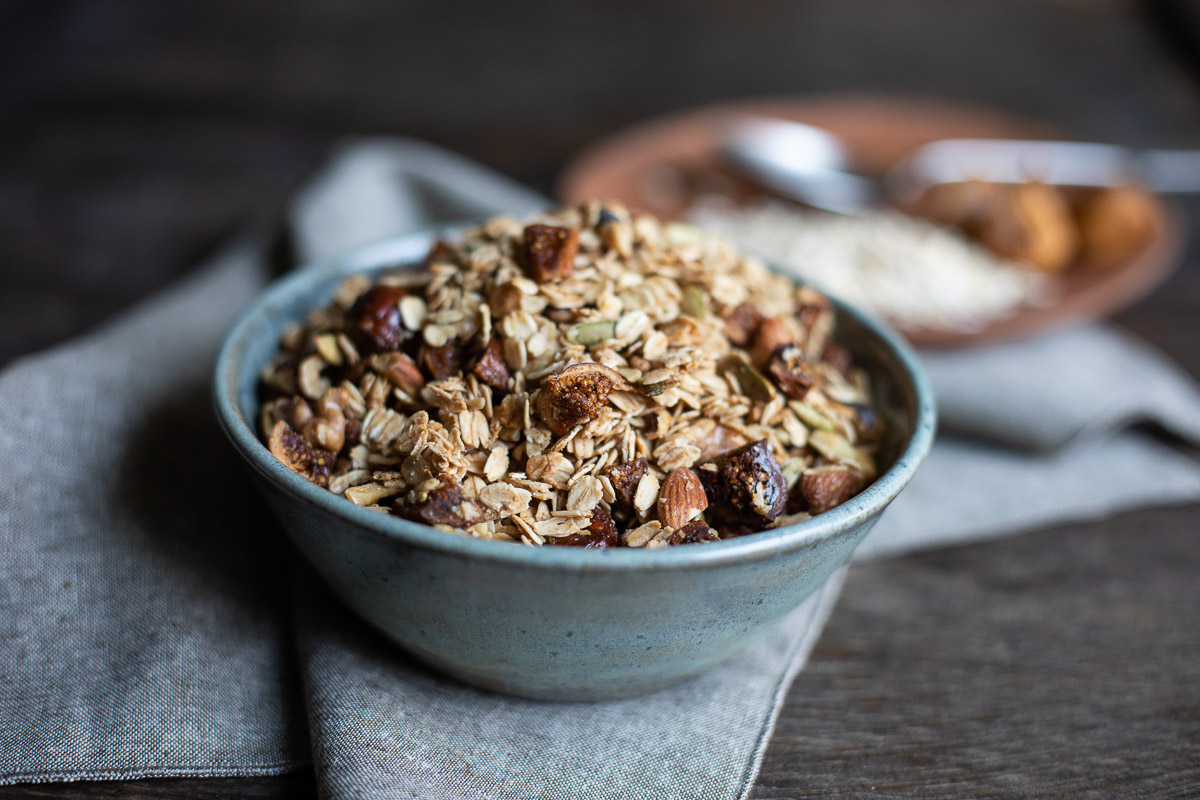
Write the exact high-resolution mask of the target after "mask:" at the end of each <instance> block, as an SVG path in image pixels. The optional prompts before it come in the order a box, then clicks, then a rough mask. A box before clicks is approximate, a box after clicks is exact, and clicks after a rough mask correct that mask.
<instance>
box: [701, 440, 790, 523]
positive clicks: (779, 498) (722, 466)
mask: <svg viewBox="0 0 1200 800" xmlns="http://www.w3.org/2000/svg"><path fill="white" fill-rule="evenodd" d="M712 463H713V466H715V467H716V469H711V468H709V469H706V468H705V467H701V468H700V479H701V481H703V483H704V488H705V490H706V491H707V492H708V499H709V502H710V504H711V508H712V509H713V512H714V513H716V514H717V515H719V516H720V517H722V518H724V519H727V520H730V521H733V522H743V523H745V524H752V523H753V524H757V525H758V526H759V527H760V528H761V527H762V526H764V525H766V524H767V523H769V522H771V521H773V520H774V519H775V518H776V517H777V516H779V514H780V512H782V511H783V507H784V505H786V503H787V483H786V482H785V481H784V479H783V472H782V471H780V469H779V464H777V463H776V462H775V457H774V456H773V455H771V446H770V445H769V444H768V443H767V440H766V439H760V440H759V441H757V442H753V443H751V444H748V445H745V446H744V447H739V448H738V449H736V450H731V451H729V452H728V453H726V454H725V455H723V456H721V457H720V458H718V459H717V460H716V461H714V462H712ZM706 466H707V465H706Z"/></svg>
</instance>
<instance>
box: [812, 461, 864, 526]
mask: <svg viewBox="0 0 1200 800" xmlns="http://www.w3.org/2000/svg"><path fill="white" fill-rule="evenodd" d="M858 484H859V477H858V475H857V474H855V472H854V470H852V469H850V468H848V467H843V466H840V465H828V466H824V467H814V468H812V469H809V470H805V471H804V473H803V474H802V475H801V476H800V481H799V483H798V484H797V488H799V490H800V494H801V496H802V497H803V498H804V502H805V503H806V504H807V506H808V511H809V513H812V514H820V513H822V512H825V511H828V510H829V509H831V508H835V507H837V506H840V505H841V504H842V503H844V502H846V501H847V500H849V499H850V498H851V497H853V496H854V494H855V493H856V492H857V491H858Z"/></svg>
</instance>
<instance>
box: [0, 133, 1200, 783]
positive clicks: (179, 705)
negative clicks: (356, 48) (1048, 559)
mask: <svg viewBox="0 0 1200 800" xmlns="http://www.w3.org/2000/svg"><path fill="white" fill-rule="evenodd" d="M543 202H544V201H542V200H541V198H539V197H537V196H536V195H534V194H532V193H530V192H528V191H527V190H525V189H523V188H521V187H519V186H516V185H515V184H513V183H511V182H510V181H506V180H504V179H502V178H500V177H498V176H496V175H494V174H492V173H488V172H486V171H484V170H482V169H479V168H477V167H474V166H472V165H470V164H467V163H466V162H463V161H462V160H461V159H457V158H455V157H453V156H450V155H449V154H446V153H444V152H442V151H438V150H436V149H434V148H430V147H428V146H425V145H420V144H416V143H393V144H388V143H379V142H374V143H364V144H356V145H352V146H348V147H347V148H345V149H343V150H342V151H341V152H340V153H339V154H337V156H336V157H335V158H334V159H333V161H332V163H331V166H330V167H329V168H328V169H327V170H326V171H325V172H324V173H322V175H320V176H319V177H318V178H317V179H316V180H315V181H314V182H313V183H312V184H311V185H310V188H309V189H308V190H306V191H305V192H304V193H302V195H301V196H300V197H299V198H298V199H297V202H296V204H295V207H294V209H293V215H292V218H293V221H294V224H295V227H296V239H297V243H298V245H299V249H300V251H301V253H303V254H304V255H305V256H308V257H315V256H321V255H327V254H331V253H334V252H338V251H341V250H343V249H345V248H347V247H350V246H353V245H356V244H360V243H363V242H365V241H368V240H371V239H376V238H379V237H381V236H385V235H388V234H392V233H399V232H403V231H405V230H411V229H413V228H415V227H421V226H423V225H424V224H426V223H428V222H440V221H449V220H451V219H454V218H461V217H464V216H478V215H480V214H483V213H490V212H492V211H501V210H503V211H508V212H510V213H522V212H525V211H528V210H530V209H531V208H534V207H536V206H538V205H540V204H542V203H543ZM264 274H265V271H264V270H263V269H261V267H259V266H258V264H257V262H256V258H255V255H254V251H253V249H252V248H250V247H248V246H246V245H241V246H238V247H235V248H233V249H232V250H231V251H230V252H229V253H227V254H226V255H225V256H223V257H222V258H221V259H219V260H218V261H217V263H215V264H213V265H212V266H210V267H208V268H207V269H205V270H203V271H202V272H200V273H199V274H198V275H197V276H195V277H194V278H193V279H192V280H190V281H188V282H186V283H185V284H183V285H181V286H180V287H178V288H177V289H175V290H174V291H172V292H169V293H167V294H166V295H164V296H160V297H158V298H156V299H154V300H152V301H150V302H148V303H147V304H145V305H144V306H142V307H141V308H139V309H137V310H135V311H133V312H131V313H129V314H127V315H126V316H125V317H123V318H122V319H120V320H118V321H117V322H115V323H113V324H111V325H109V326H107V327H105V328H103V329H101V330H99V331H97V332H95V333H93V334H91V335H89V336H88V337H86V338H84V339H82V340H80V341H78V342H75V343H72V344H69V345H66V346H63V347H60V348H58V349H56V350H54V351H51V352H49V353H45V354H42V355H39V356H35V357H32V358H28V359H26V360H24V361H21V362H19V363H17V364H15V365H13V366H12V367H10V368H9V369H8V370H6V371H5V372H4V373H3V374H0V404H2V405H0V407H3V408H5V409H6V411H7V412H8V413H7V414H6V417H5V423H4V425H3V426H0V463H3V464H5V465H6V470H5V477H4V478H3V479H0V783H12V782H20V781H37V780H69V779H83V778H126V777H147V776H179V775H255V774H271V773H275V772H281V771H285V770H288V769H294V768H297V767H299V766H300V765H302V764H303V763H304V762H305V761H306V760H307V759H308V758H310V757H311V759H312V762H313V765H314V767H315V769H316V772H317V776H318V783H319V786H320V788H321V792H322V794H323V795H324V796H325V797H329V798H343V797H403V798H416V797H419V798H510V797H511V798H534V797H539V798H540V797H545V798H555V799H556V800H557V799H558V798H572V797H580V798H584V797H679V798H688V797H695V798H732V797H741V796H744V795H745V794H746V793H747V792H748V791H749V789H750V787H751V785H752V784H753V781H754V777H755V775H756V774H757V771H758V766H759V763H760V762H761V758H762V754H763V751H764V749H765V746H766V743H767V741H768V739H769V737H770V732H771V728H772V725H773V723H774V720H775V716H776V714H777V713H778V709H779V706H780V703H781V701H782V698H783V696H784V694H785V693H786V690H787V687H788V685H789V683H790V682H791V679H792V677H793V676H794V675H795V673H796V671H797V670H799V669H800V668H801V666H802V665H803V663H804V660H805V658H806V657H807V654H808V652H809V649H810V648H811V647H812V644H813V643H814V641H815V639H816V637H817V636H818V635H819V633H820V630H821V628H822V626H823V624H824V621H825V619H826V618H827V616H828V614H829V613H830V610H831V608H832V605H833V602H834V601H835V600H836V597H837V594H838V590H839V588H840V585H841V578H842V574H843V573H842V572H839V573H838V574H837V575H836V576H835V577H834V578H833V579H832V580H831V581H830V582H829V583H828V584H827V585H826V586H825V587H824V588H823V589H822V590H821V591H820V592H818V593H817V594H816V595H815V596H814V597H813V598H812V599H810V600H809V601H808V602H807V603H805V604H804V605H803V606H802V607H801V608H799V609H797V610H796V612H795V613H793V614H792V615H791V616H790V617H789V618H788V619H787V620H785V621H784V622H783V623H782V624H781V625H780V626H778V627H777V628H776V629H774V630H773V631H772V632H771V633H770V634H769V635H768V636H767V637H766V638H764V639H763V640H762V641H760V642H759V643H758V644H756V645H754V646H753V647H751V648H749V649H748V650H746V651H744V652H743V653H741V654H739V655H738V656H735V657H734V658H732V659H730V660H729V661H727V662H726V663H725V664H723V665H721V666H719V667H718V668H717V669H715V670H713V671H711V672H709V673H708V674H706V675H704V676H701V677H700V678H697V679H695V680H693V681H690V682H688V683H686V684H683V685H681V686H678V687H676V688H673V689H668V690H666V691H663V692H659V693H657V694H654V695H651V696H648V697H644V698H639V699H636V700H631V701H620V702H613V703H602V704H578V705H575V704H548V703H539V702H533V701H524V700H516V699H512V698H506V697H502V696H498V695H493V694H489V693H486V692H480V691H477V690H474V689H471V688H469V687H465V686H463V685H461V684H458V683H456V682H454V681H452V680H449V679H446V678H443V677H441V676H439V675H437V674H435V673H432V672H430V671H429V670H426V669H425V668H423V667H421V666H420V665H419V664H416V663H415V662H413V661H412V660H411V659H409V658H407V657H406V656H405V655H404V654H403V653H402V652H401V651H399V650H398V649H397V648H395V647H393V646H391V645H389V644H388V643H386V642H384V641H383V640H381V639H380V638H379V637H378V636H377V635H375V634H374V633H373V632H371V631H370V630H368V629H367V628H366V626H365V625H363V624H361V623H359V622H357V621H356V620H355V618H354V617H353V616H352V615H350V613H349V612H348V611H346V610H345V609H344V608H342V607H341V606H340V604H338V603H337V601H336V600H334V599H333V598H332V597H330V596H329V594H328V592H327V591H326V590H325V589H324V588H323V587H322V586H321V585H320V584H319V583H318V582H316V581H315V580H314V579H312V578H311V576H309V575H308V574H307V572H306V571H304V570H301V572H300V578H299V579H297V580H295V581H294V582H293V586H292V589H291V592H290V593H289V591H288V589H287V587H286V586H285V582H286V581H285V578H284V577H283V576H284V575H285V574H286V573H287V568H286V564H287V561H288V559H287V557H286V556H285V555H284V554H285V553H287V552H288V551H287V548H286V547H285V546H284V544H283V543H282V541H281V537H280V534H279V533H278V531H277V530H276V528H275V526H274V525H273V524H272V523H271V521H270V520H269V519H268V518H267V517H266V516H265V515H264V513H263V511H262V506H261V504H260V503H258V502H257V499H256V498H255V496H254V495H253V493H252V491H251V490H250V489H249V488H248V482H247V481H246V480H245V473H244V471H243V470H242V468H241V467H240V465H239V464H238V463H237V458H236V456H235V455H234V454H233V453H232V451H231V449H230V448H229V447H228V446H227V445H226V444H225V442H224V441H222V440H221V437H220V434H219V433H217V432H216V427H215V421H213V419H212V416H211V413H210V411H209V410H208V393H207V385H206V384H207V377H208V372H209V369H210V367H211V362H212V357H213V354H214V353H215V349H216V346H217V343H218V342H219V340H220V338H221V336H222V335H223V333H224V332H225V330H226V329H227V327H228V326H229V324H230V322H231V317H232V312H233V311H234V310H235V309H236V308H237V307H238V306H239V305H241V304H243V303H245V302H246V301H248V300H249V299H250V297H251V296H252V295H253V293H254V292H255V291H256V290H257V289H258V288H259V287H260V286H261V285H262V283H263V281H264V280H265V277H264ZM928 362H929V367H930V369H931V373H932V375H933V378H934V382H935V385H936V387H937V390H938V392H939V395H940V396H941V400H942V403H941V405H942V415H943V419H944V420H945V421H946V424H945V426H944V428H945V430H946V431H947V432H953V433H954V434H955V435H951V436H945V435H944V436H942V437H941V438H940V439H939V442H938V444H937V445H936V446H935V449H934V452H933V454H932V455H931V456H930V459H929V461H928V462H927V464H926V466H925V467H923V468H922V470H921V472H920V473H919V474H918V476H917V478H916V479H915V480H914V482H913V484H912V486H911V487H910V488H909V489H908V490H907V491H906V492H905V493H904V494H903V495H902V496H901V497H900V498H899V499H898V500H897V501H896V502H895V503H894V504H893V508H891V509H890V510H889V511H888V514H887V515H886V516H885V518H884V520H883V522H881V523H880V525H879V526H878V528H877V529H876V532H874V533H872V534H871V536H870V537H869V538H868V540H867V541H866V542H865V543H864V546H863V553H864V554H866V555H882V554H888V553H894V552H902V551H904V550H908V549H912V548H914V547H920V546H928V545H931V544H933V545H937V544H944V543H949V542H956V541H967V540H970V539H973V538H978V537H981V536H990V535H997V534H1000V533H1011V532H1014V531H1017V530H1021V529H1027V528H1029V527H1034V526H1038V525H1044V524H1046V523H1048V522H1055V521H1062V520H1065V519H1079V518H1086V517H1090V516H1095V515H1097V514H1104V513H1110V512H1112V511H1114V510H1117V509H1121V508H1132V507H1135V506H1138V505H1145V504H1152V503H1166V502H1184V501H1188V500H1195V499H1197V498H1200V468H1198V467H1197V465H1196V464H1195V462H1193V461H1192V460H1190V459H1188V458H1186V457H1184V456H1182V455H1179V454H1178V453H1176V452H1175V451H1174V450H1172V449H1171V448H1170V447H1168V446H1166V445H1164V444H1162V443H1161V442H1159V441H1158V440H1156V439H1155V438H1154V437H1152V436H1149V435H1147V434H1146V433H1145V432H1143V431H1141V430H1131V429H1127V428H1125V427H1124V426H1125V425H1126V424H1127V423H1129V422H1131V421H1135V420H1141V419H1147V420H1152V421H1155V422H1157V423H1158V424H1160V425H1161V426H1162V427H1164V428H1166V429H1168V430H1170V431H1173V432H1174V433H1176V434H1177V435H1179V436H1182V437H1189V438H1191V439H1193V440H1195V439H1196V438H1197V431H1200V403H1197V398H1198V396H1200V395H1197V391H1196V389H1195V386H1194V385H1193V384H1192V383H1191V382H1190V381H1189V380H1188V379H1187V378H1186V376H1183V375H1181V374H1180V373H1179V372H1178V370H1177V369H1175V368H1174V367H1173V366H1172V365H1171V364H1170V363H1168V362H1167V361H1165V360H1164V359H1162V358H1161V356H1158V355H1156V354H1154V353H1153V352H1152V351H1149V350H1148V349H1146V348H1144V346H1142V345H1140V344H1138V343H1137V342H1134V341H1133V340H1131V339H1130V338H1129V337H1127V336H1124V335H1123V334H1120V333H1119V332H1117V331H1115V330H1114V329H1112V328H1109V327H1106V326H1089V327H1085V328H1080V329H1077V330H1074V331H1070V332H1065V333H1062V334H1058V335H1056V336H1053V337H1048V338H1045V339H1042V340H1038V341H1036V342H1029V343H1022V344H1017V345H1009V346H1005V347H999V348H993V349H990V350H983V351H979V350H976V351H971V352H970V353H969V354H963V355H953V354H944V355H943V354H939V355H936V356H930V357H929V358H928ZM1071 369H1077V370H1078V372H1079V374H1077V375H1076V374H1074V373H1071V372H1068V371H1067V370H1071ZM1083 373H1086V375H1084V374H1083ZM1066 376H1072V377H1071V378H1070V380H1067V379H1065V377H1066ZM1085 380H1086V381H1087V382H1084V381H1085ZM1126 384H1137V386H1132V387H1130V388H1129V391H1119V392H1113V391H1111V390H1112V387H1114V386H1125V385H1126ZM1105 387H1107V388H1108V389H1109V390H1110V391H1108V392H1107V393H1101V392H1099V391H1098V389H1103V388H1105ZM289 607H290V608H289ZM289 620H290V622H289ZM293 640H294V641H295V643H296V648H295V652H296V653H298V655H299V659H298V660H299V669H298V670H296V669H295V667H294V662H293V661H292V650H291V643H292V641H293Z"/></svg>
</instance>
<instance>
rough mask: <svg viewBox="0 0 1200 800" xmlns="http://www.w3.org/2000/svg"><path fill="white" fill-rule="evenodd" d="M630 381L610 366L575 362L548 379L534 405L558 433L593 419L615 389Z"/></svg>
mask: <svg viewBox="0 0 1200 800" xmlns="http://www.w3.org/2000/svg"><path fill="white" fill-rule="evenodd" d="M629 388H632V387H630V385H629V383H628V382H627V381H626V380H625V379H624V378H622V377H621V374H620V373H619V372H617V371H616V370H615V369H612V368H611V367H606V366H604V365H603V364H597V363H595V362H587V363H583V364H572V365H571V366H569V367H567V368H566V369H564V370H562V371H561V372H556V373H555V374H553V375H551V376H549V377H548V378H546V382H545V383H544V384H542V388H541V391H539V392H538V395H537V400H536V402H535V406H536V409H537V412H538V416H540V417H541V418H542V421H543V422H545V423H546V425H547V426H548V427H549V428H550V430H552V431H554V432H555V433H557V434H558V435H560V436H561V435H563V434H564V433H566V432H567V431H569V430H571V428H574V427H575V426H576V425H579V424H580V423H583V422H587V421H588V420H590V419H594V418H595V417H596V415H597V414H599V413H600V408H601V406H603V405H604V403H605V402H606V401H607V400H608V396H609V395H610V394H612V392H613V390H615V389H629Z"/></svg>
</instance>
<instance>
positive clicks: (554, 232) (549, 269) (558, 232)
mask: <svg viewBox="0 0 1200 800" xmlns="http://www.w3.org/2000/svg"><path fill="white" fill-rule="evenodd" d="M578 250H579V231H578V230H575V229H573V228H556V227H552V226H550V225H530V226H528V227H526V228H525V271H526V272H528V273H529V277H531V278H533V279H534V280H535V281H537V282H538V283H545V282H547V281H558V280H562V279H563V278H567V277H570V275H571V273H572V272H573V271H574V270H575V253H576V252H577V251H578Z"/></svg>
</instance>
